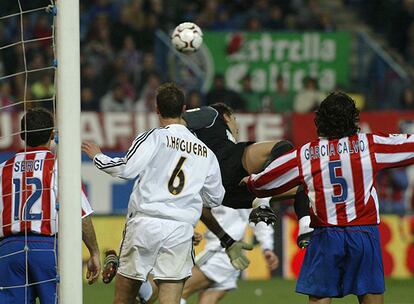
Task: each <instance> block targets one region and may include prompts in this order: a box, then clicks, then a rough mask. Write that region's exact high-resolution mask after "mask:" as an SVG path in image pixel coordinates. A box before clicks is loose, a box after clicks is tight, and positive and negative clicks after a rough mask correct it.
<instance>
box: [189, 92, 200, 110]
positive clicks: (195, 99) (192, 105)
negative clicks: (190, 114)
mask: <svg viewBox="0 0 414 304" xmlns="http://www.w3.org/2000/svg"><path fill="white" fill-rule="evenodd" d="M202 105H203V104H202V98H201V95H200V93H199V92H198V91H195V90H194V91H191V92H190V93H189V94H188V98H187V103H186V106H187V109H196V108H199V107H201V106H202Z"/></svg>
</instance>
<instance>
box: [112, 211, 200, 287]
mask: <svg viewBox="0 0 414 304" xmlns="http://www.w3.org/2000/svg"><path fill="white" fill-rule="evenodd" d="M193 233H194V228H193V226H192V225H190V224H188V223H183V222H178V221H172V220H166V219H157V218H150V217H133V218H131V219H129V220H128V221H127V224H126V226H125V231H124V238H123V241H122V245H121V250H120V253H119V269H118V273H119V274H120V275H122V276H124V277H127V278H130V279H134V280H139V281H145V280H146V279H147V276H148V273H149V272H150V271H152V272H153V273H154V279H155V280H182V279H185V278H187V277H189V276H191V268H192V267H193V265H194V263H193V244H192V236H193Z"/></svg>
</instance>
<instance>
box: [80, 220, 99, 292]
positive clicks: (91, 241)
mask: <svg viewBox="0 0 414 304" xmlns="http://www.w3.org/2000/svg"><path fill="white" fill-rule="evenodd" d="M82 240H83V242H84V243H85V245H86V247H87V248H88V250H89V259H88V262H87V265H86V267H87V272H86V279H87V280H88V284H89V285H90V284H93V283H95V282H96V281H97V280H98V277H99V273H100V272H101V261H100V253H99V247H98V242H97V241H96V234H95V229H94V227H93V224H92V220H91V218H90V216H87V217H84V218H83V219H82Z"/></svg>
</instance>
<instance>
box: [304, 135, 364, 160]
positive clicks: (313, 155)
mask: <svg viewBox="0 0 414 304" xmlns="http://www.w3.org/2000/svg"><path fill="white" fill-rule="evenodd" d="M365 149H366V147H365V143H364V141H363V140H352V141H350V142H348V141H345V142H340V141H339V142H337V143H329V142H327V143H326V144H321V145H318V146H315V147H310V148H307V149H304V156H305V159H306V160H309V159H311V160H314V159H317V158H320V157H332V156H336V155H341V154H344V153H348V154H354V153H359V151H361V152H364V151H365Z"/></svg>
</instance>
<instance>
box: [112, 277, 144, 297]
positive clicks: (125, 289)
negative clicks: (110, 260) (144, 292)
mask: <svg viewBox="0 0 414 304" xmlns="http://www.w3.org/2000/svg"><path fill="white" fill-rule="evenodd" d="M141 283H142V282H141V281H138V280H134V279H130V278H127V277H124V276H122V275H120V274H117V275H116V277H115V297H114V303H115V304H134V303H135V299H136V297H137V294H138V289H139V288H140V287H141Z"/></svg>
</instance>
